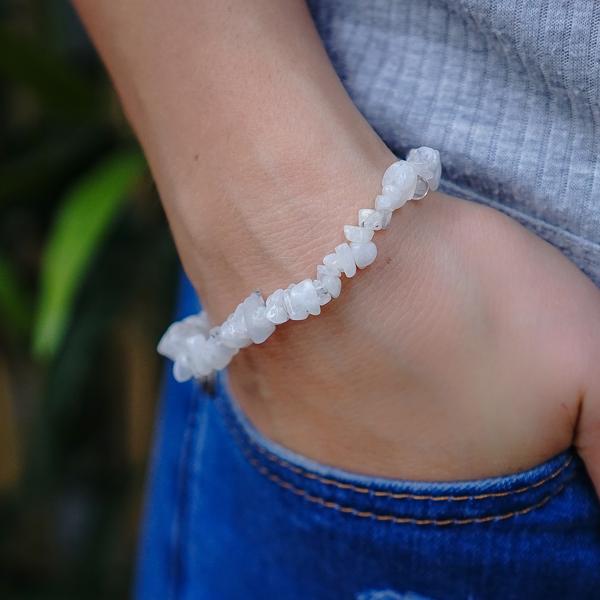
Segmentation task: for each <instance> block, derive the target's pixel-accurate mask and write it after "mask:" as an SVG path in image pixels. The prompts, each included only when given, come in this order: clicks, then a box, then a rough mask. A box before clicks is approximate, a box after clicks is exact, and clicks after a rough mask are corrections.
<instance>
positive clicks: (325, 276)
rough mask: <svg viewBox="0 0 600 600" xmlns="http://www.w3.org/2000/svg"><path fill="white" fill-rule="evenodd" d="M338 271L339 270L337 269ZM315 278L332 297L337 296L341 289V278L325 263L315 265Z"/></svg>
mask: <svg viewBox="0 0 600 600" xmlns="http://www.w3.org/2000/svg"><path fill="white" fill-rule="evenodd" d="M338 272H339V271H338ZM317 279H318V280H319V281H320V282H321V284H322V285H323V287H324V288H325V289H326V290H327V292H328V293H329V295H330V296H331V297H332V298H337V297H338V296H339V295H340V292H341V291H342V280H341V279H340V278H339V277H338V276H337V275H336V274H335V273H333V272H332V271H331V269H330V268H329V267H327V266H325V265H318V266H317Z"/></svg>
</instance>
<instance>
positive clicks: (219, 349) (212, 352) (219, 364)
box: [205, 331, 238, 369]
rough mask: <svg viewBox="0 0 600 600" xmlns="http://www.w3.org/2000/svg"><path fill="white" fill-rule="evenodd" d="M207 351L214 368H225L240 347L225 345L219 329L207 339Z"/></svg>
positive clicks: (208, 358)
mask: <svg viewBox="0 0 600 600" xmlns="http://www.w3.org/2000/svg"><path fill="white" fill-rule="evenodd" d="M205 353H206V359H207V361H208V362H209V363H210V364H211V365H212V367H213V369H224V368H225V367H226V366H227V365H228V364H229V362H230V361H231V359H232V358H233V357H234V356H235V355H236V354H237V353H238V349H237V348H228V347H227V346H225V345H224V344H223V342H222V341H221V337H220V332H219V331H217V332H216V333H214V334H213V335H211V336H210V337H209V338H208V339H207V342H206V350H205Z"/></svg>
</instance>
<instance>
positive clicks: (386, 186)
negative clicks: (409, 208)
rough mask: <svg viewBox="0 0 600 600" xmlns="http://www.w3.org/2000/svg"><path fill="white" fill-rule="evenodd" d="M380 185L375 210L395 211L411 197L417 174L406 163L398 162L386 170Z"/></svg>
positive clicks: (403, 161)
mask: <svg viewBox="0 0 600 600" xmlns="http://www.w3.org/2000/svg"><path fill="white" fill-rule="evenodd" d="M381 185H382V195H381V196H377V199H376V201H375V208H376V209H377V210H396V209H398V208H400V207H402V206H404V204H406V202H408V201H409V200H410V199H411V198H412V197H413V195H414V193H415V188H416V186H417V173H416V171H415V170H414V169H413V167H412V165H410V164H409V163H408V162H406V161H405V160H399V161H397V162H395V163H393V164H392V165H391V166H389V167H388V168H387V169H386V171H385V173H384V174H383V179H382V184H381ZM377 201H379V205H378V202H377Z"/></svg>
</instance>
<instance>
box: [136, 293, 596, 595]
mask: <svg viewBox="0 0 600 600" xmlns="http://www.w3.org/2000/svg"><path fill="white" fill-rule="evenodd" d="M196 308H197V307H196V298H195V295H194V292H193V290H192V288H191V286H190V285H189V284H188V283H187V282H185V284H184V286H183V293H182V300H181V314H180V316H183V315H184V314H186V313H191V312H193V311H195V310H196ZM159 423H160V431H159V436H158V439H157V444H156V452H155V456H154V462H153V472H152V477H151V484H150V495H149V501H148V505H147V509H146V519H145V528H144V532H143V535H142V538H141V546H140V550H141V554H140V562H139V571H138V579H137V597H138V598H140V599H144V600H147V599H153V598H157V599H158V598H160V599H161V600H167V599H180V598H189V599H191V598H193V599H195V600H200V599H210V600H237V599H240V600H242V599H243V600H254V599H257V600H259V599H260V600H271V599H278V600H287V599H290V600H292V599H298V600H308V599H310V600H321V599H323V600H332V599H333V598H335V599H338V598H340V599H341V598H349V599H357V600H395V599H399V598H404V599H411V600H418V599H423V598H429V599H435V600H451V599H466V598H470V599H479V598H481V599H490V600H493V599H496V598H497V599H502V600H508V599H510V598H526V599H527V600H534V599H536V598H539V599H544V600H551V599H553V598H557V599H561V600H565V599H570V598H573V599H577V600H583V599H586V598H590V599H591V598H600V504H599V503H598V500H597V497H596V494H595V492H594V489H593V487H592V484H591V482H590V480H589V478H588V476H587V474H586V471H585V468H584V466H583V464H582V462H581V460H580V459H579V457H578V456H577V455H576V454H575V452H574V451H573V450H572V449H568V450H566V451H565V452H563V453H561V454H559V455H558V456H555V457H553V458H552V459H550V460H548V461H546V462H544V463H543V464H540V465H539V466H537V467H535V468H533V469H530V470H528V471H525V472H521V473H513V474H507V475H505V476H503V477H494V478H490V479H483V480H473V481H457V482H450V483H448V482H444V483H424V482H414V481H403V480H390V479H381V478H376V477H365V476H358V475H355V474H352V473H348V472H344V471H340V470H339V469H334V468H331V467H327V466H324V465H321V464H317V463H315V462H314V461H311V460H307V459H306V458H304V457H302V456H298V455H297V454H294V453H292V452H290V451H288V450H286V449H284V448H282V447H281V446H279V445H277V444H275V443H273V442H271V441H269V440H268V439H265V438H264V437H263V436H261V434H260V433H258V432H257V431H256V430H255V429H254V428H253V427H252V425H251V424H250V423H249V422H248V421H247V419H246V418H245V416H244V415H243V414H242V413H241V412H240V409H239V408H238V406H237V405H236V403H235V401H234V399H232V397H231V396H230V395H229V394H228V392H227V382H226V379H225V377H220V378H218V379H217V381H216V383H215V385H214V386H213V387H212V388H211V389H208V388H206V389H205V388H203V387H202V386H200V385H199V384H197V383H188V384H177V383H176V382H174V380H173V379H172V378H171V376H170V375H168V376H167V379H166V383H165V390H164V396H163V405H162V414H161V416H160V419H159ZM357 442H358V440H357Z"/></svg>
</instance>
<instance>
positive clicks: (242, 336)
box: [221, 304, 252, 348]
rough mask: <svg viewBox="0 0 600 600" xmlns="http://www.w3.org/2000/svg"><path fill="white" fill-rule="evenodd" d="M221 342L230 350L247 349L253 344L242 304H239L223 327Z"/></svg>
mask: <svg viewBox="0 0 600 600" xmlns="http://www.w3.org/2000/svg"><path fill="white" fill-rule="evenodd" d="M221 341H222V342H223V344H225V346H227V347H228V348H245V347H246V346H249V345H250V344H251V343H252V339H251V338H250V336H249V335H248V326H247V325H246V321H245V319H244V314H243V310H242V305H241V304H238V306H237V308H236V309H235V310H234V311H233V312H232V313H231V314H230V315H229V316H228V317H227V319H226V320H225V322H224V323H223V325H221Z"/></svg>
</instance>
